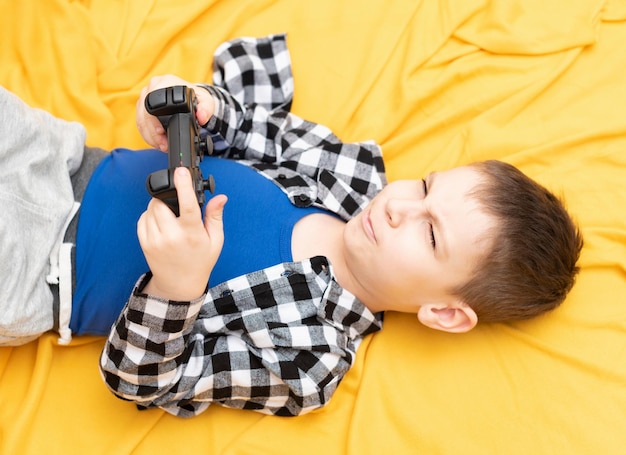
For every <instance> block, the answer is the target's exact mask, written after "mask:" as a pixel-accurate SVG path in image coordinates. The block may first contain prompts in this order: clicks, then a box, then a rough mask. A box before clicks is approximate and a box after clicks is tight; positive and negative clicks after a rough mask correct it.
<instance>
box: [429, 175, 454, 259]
mask: <svg viewBox="0 0 626 455" xmlns="http://www.w3.org/2000/svg"><path fill="white" fill-rule="evenodd" d="M437 175H438V173H437V172H431V173H430V174H428V176H426V185H427V186H428V192H430V191H432V188H433V186H434V185H435V182H436V181H437ZM428 213H429V214H430V217H431V219H432V222H433V229H434V230H435V231H436V232H435V233H436V237H435V239H436V241H437V250H438V252H439V256H440V257H442V258H447V257H448V253H449V252H448V249H447V248H446V245H447V244H448V242H447V241H446V240H445V239H446V237H447V236H446V229H445V228H444V225H443V223H442V222H441V218H439V217H438V216H437V214H436V213H433V212H432V211H430V210H429V211H428Z"/></svg>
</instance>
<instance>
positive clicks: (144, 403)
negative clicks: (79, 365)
mask: <svg viewBox="0 0 626 455" xmlns="http://www.w3.org/2000/svg"><path fill="white" fill-rule="evenodd" d="M204 87H205V88H206V89H207V90H209V91H210V92H211V94H212V95H213V96H214V99H215V100H216V107H215V113H214V116H213V117H212V118H211V120H210V121H209V123H208V124H207V125H205V128H206V129H207V130H208V132H209V133H210V134H211V135H212V136H213V139H214V142H215V148H216V150H217V152H219V153H222V154H223V155H224V156H226V157H230V158H236V159H241V160H244V161H245V162H247V163H248V164H249V165H250V166H252V167H253V168H255V169H257V170H258V171H259V172H261V173H262V174H263V175H264V176H266V177H267V178H270V179H272V180H273V181H274V182H275V183H276V184H277V185H278V186H279V187H281V188H282V189H283V191H284V192H285V193H286V195H287V196H288V197H289V200H290V201H291V202H292V203H293V204H295V205H296V206H309V205H316V206H319V207H323V208H325V209H327V210H330V211H332V212H334V213H336V214H337V215H339V216H340V217H342V218H343V219H345V220H348V219H350V218H351V217H353V216H355V215H356V214H357V213H358V212H359V211H360V210H361V209H362V208H363V207H364V206H365V205H366V204H367V203H368V202H369V200H371V198H372V197H373V196H374V195H375V194H376V193H377V192H378V191H380V189H381V188H382V187H383V185H384V184H385V176H384V167H383V162H382V157H381V152H380V149H379V147H378V146H377V145H376V144H374V143H373V142H365V143H352V144H344V143H342V142H341V141H340V140H339V139H338V138H337V137H336V136H335V135H334V134H332V132H331V131H330V130H329V129H328V128H326V127H323V126H321V125H317V124H314V123H311V122H307V121H305V120H302V119H300V118H298V117H297V116H295V115H294V114H291V113H289V107H290V104H291V99H292V96H293V78H292V75H291V62H290V58H289V53H288V51H287V47H286V43H285V36H284V35H273V36H269V37H266V38H261V39H257V38H243V39H238V40H235V41H231V42H228V43H225V44H223V45H222V46H220V47H219V48H218V50H217V51H216V54H215V72H214V85H213V86H204ZM149 279H150V274H146V275H145V276H143V277H142V278H141V279H140V280H139V281H138V283H137V286H136V288H135V290H134V291H133V294H132V295H131V297H130V299H129V300H128V302H127V304H126V306H125V308H124V310H123V311H122V313H121V315H120V317H119V319H118V320H117V322H116V324H115V326H114V327H113V329H112V332H111V334H110V336H109V339H108V340H107V343H106V345H105V347H104V350H103V353H102V357H101V361H100V366H101V371H102V374H103V377H104V380H105V382H106V384H107V385H108V387H109V388H110V389H111V390H112V391H113V393H114V394H116V395H117V396H119V397H120V398H123V399H128V400H132V401H135V402H136V403H137V404H138V405H139V406H140V407H161V408H163V409H165V410H166V411H168V412H170V413H172V414H175V415H178V416H184V417H189V416H193V415H196V414H199V413H200V412H202V411H204V410H205V409H207V408H208V407H209V405H210V404H211V403H213V402H215V403H220V404H222V405H224V406H229V407H234V408H242V409H253V410H256V411H260V412H264V413H271V414H276V415H281V416H294V415H298V414H303V413H305V412H308V411H311V410H313V409H316V408H319V407H321V406H323V405H325V404H326V403H327V402H328V400H329V399H330V397H331V396H332V394H333V392H334V391H335V389H336V388H337V386H338V384H339V382H340V381H341V379H342V378H343V376H344V375H345V374H346V372H347V371H348V370H349V368H350V367H351V365H352V364H353V362H354V356H355V353H356V350H357V348H358V346H359V344H360V342H361V340H362V338H363V336H365V335H367V334H370V333H373V332H376V331H378V330H380V328H381V324H382V315H381V314H372V313H371V312H370V311H369V310H368V309H367V308H366V307H365V306H364V305H363V304H362V303H361V302H360V301H359V300H358V299H357V298H356V297H355V296H354V295H352V294H351V293H349V292H348V291H346V290H345V289H343V288H342V287H341V286H339V284H338V283H337V281H336V280H335V277H334V274H333V269H332V266H331V265H330V264H329V263H328V260H327V259H326V258H324V257H315V258H311V259H308V260H305V261H301V262H293V263H284V264H279V265H276V266H273V267H270V268H267V269H264V270H260V271H258V272H254V273H250V274H248V275H244V276H241V277H238V278H234V279H232V280H229V281H227V282H224V283H222V284H220V285H218V286H215V287H213V288H211V289H209V290H208V292H207V294H206V295H205V296H203V297H201V298H199V299H198V300H195V301H192V302H173V301H167V300H163V299H160V298H156V297H154V296H149V295H146V294H143V293H142V290H143V288H144V286H145V284H146V283H147V282H148V280H149Z"/></svg>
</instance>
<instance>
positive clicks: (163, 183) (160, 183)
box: [148, 169, 170, 192]
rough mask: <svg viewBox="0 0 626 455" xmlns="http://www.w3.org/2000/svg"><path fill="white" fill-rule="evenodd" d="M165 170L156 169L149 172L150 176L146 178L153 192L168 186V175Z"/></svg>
mask: <svg viewBox="0 0 626 455" xmlns="http://www.w3.org/2000/svg"><path fill="white" fill-rule="evenodd" d="M164 171H165V172H162V171H158V172H154V173H152V174H150V178H149V180H148V184H149V185H150V189H151V190H152V191H153V192H159V191H163V190H166V189H169V187H170V176H169V172H167V170H166V169H165V170H164Z"/></svg>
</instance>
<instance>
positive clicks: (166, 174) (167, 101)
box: [145, 85, 215, 216]
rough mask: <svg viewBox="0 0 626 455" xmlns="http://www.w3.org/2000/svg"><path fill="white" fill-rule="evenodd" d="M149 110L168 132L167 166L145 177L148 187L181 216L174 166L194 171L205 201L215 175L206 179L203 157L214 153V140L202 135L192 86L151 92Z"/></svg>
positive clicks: (196, 185)
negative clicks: (203, 171)
mask: <svg viewBox="0 0 626 455" xmlns="http://www.w3.org/2000/svg"><path fill="white" fill-rule="evenodd" d="M145 106H146V110H147V111H148V113H149V114H151V115H154V116H155V117H157V118H158V119H159V121H160V122H161V125H163V128H164V129H165V131H166V133H167V144H168V151H167V155H168V168H167V169H161V170H159V171H156V172H153V173H152V174H150V175H149V176H148V178H147V179H146V188H147V189H148V193H150V195H151V196H152V197H156V198H159V199H161V200H162V201H163V202H165V204H167V206H168V207H169V208H170V209H172V211H173V212H174V213H175V214H176V216H178V215H179V214H180V213H179V208H178V197H177V195H176V187H175V186H174V170H175V169H176V168H177V167H179V166H185V167H186V168H188V169H189V172H190V173H191V178H192V182H193V187H194V190H195V192H196V198H197V199H198V204H200V207H202V206H203V205H204V203H205V200H206V198H205V196H204V191H205V190H209V191H210V192H211V193H213V191H214V189H215V182H214V181H213V176H209V178H208V179H207V180H205V179H204V177H203V175H202V170H201V169H200V161H201V160H202V157H203V156H204V154H205V153H206V154H207V155H211V153H213V143H212V142H211V139H210V138H209V137H207V138H206V139H205V140H203V139H202V138H201V137H200V126H199V125H198V121H197V119H196V106H197V99H196V94H195V92H194V91H193V89H191V88H189V87H187V86H184V85H176V86H173V87H166V88H161V89H158V90H154V91H152V92H150V93H148V96H146V99H145Z"/></svg>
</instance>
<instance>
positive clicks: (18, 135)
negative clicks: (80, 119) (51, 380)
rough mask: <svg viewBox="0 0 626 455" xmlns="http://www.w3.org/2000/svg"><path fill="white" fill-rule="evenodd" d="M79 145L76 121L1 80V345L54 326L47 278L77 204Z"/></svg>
mask: <svg viewBox="0 0 626 455" xmlns="http://www.w3.org/2000/svg"><path fill="white" fill-rule="evenodd" d="M84 145H85V130H84V128H83V127H82V126H81V125H80V124H78V123H72V122H66V121H64V120H60V119H57V118H55V117H53V116H52V115H50V114H48V113H46V112H44V111H41V110H38V109H33V108H30V107H29V106H27V105H26V104H25V103H23V102H22V101H21V100H20V99H19V98H18V97H16V96H15V95H13V94H12V93H10V92H8V91H7V90H5V89H4V88H2V87H0V208H1V212H0V254H1V257H0V259H1V260H0V282H1V283H2V286H0V345H16V344H22V343H24V342H26V341H29V340H31V339H33V338H36V337H37V336H39V335H40V334H42V333H43V332H45V331H47V330H50V329H51V328H52V327H53V324H54V316H53V304H52V302H53V296H52V292H51V290H50V286H49V283H52V282H54V280H55V276H56V278H57V279H58V262H59V251H60V246H61V243H62V240H63V236H64V233H65V230H66V228H67V225H68V224H69V222H70V221H71V216H72V213H73V212H72V211H73V209H74V204H75V202H74V193H73V190H72V182H71V176H72V175H73V174H74V173H75V172H76V171H77V170H78V168H79V167H80V165H81V161H82V158H83V151H84ZM70 281H71V280H70ZM70 285H71V284H70Z"/></svg>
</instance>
